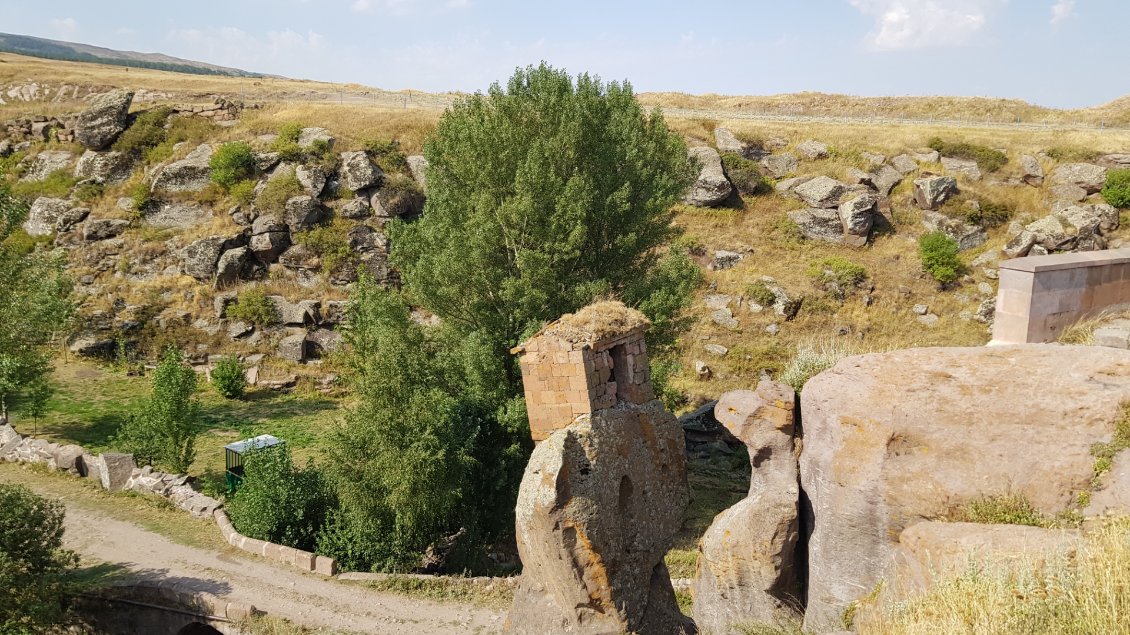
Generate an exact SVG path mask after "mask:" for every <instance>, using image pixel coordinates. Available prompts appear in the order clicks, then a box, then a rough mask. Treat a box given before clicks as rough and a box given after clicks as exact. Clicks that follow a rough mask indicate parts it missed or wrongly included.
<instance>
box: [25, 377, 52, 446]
mask: <svg viewBox="0 0 1130 635" xmlns="http://www.w3.org/2000/svg"><path fill="white" fill-rule="evenodd" d="M54 392H55V387H54V386H53V385H52V384H51V380H50V379H48V378H47V377H46V376H44V377H40V378H38V379H36V380H35V381H33V382H32V383H31V385H29V386H28V387H27V389H26V390H25V391H24V402H23V410H24V415H26V416H28V417H31V421H32V434H33V435H35V434H39V418H40V417H42V416H43V414H44V413H45V412H46V411H47V400H48V399H50V398H51V395H52V394H53V393H54Z"/></svg>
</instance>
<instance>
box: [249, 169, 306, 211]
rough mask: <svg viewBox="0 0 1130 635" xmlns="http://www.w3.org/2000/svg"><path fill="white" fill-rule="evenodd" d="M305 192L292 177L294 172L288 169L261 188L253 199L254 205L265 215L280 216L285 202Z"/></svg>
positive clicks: (284, 207)
mask: <svg viewBox="0 0 1130 635" xmlns="http://www.w3.org/2000/svg"><path fill="white" fill-rule="evenodd" d="M305 192H306V190H305V189H303V187H302V183H300V182H299V181H298V177H297V176H295V175H294V170H289V169H288V170H286V171H285V172H282V173H279V174H275V175H274V176H273V177H271V178H270V179H268V180H267V184H266V185H264V186H263V191H261V192H259V196H257V197H255V205H256V206H257V207H258V208H259V209H260V210H262V211H263V212H265V213H268V214H282V213H283V211H284V210H285V209H286V202H287V201H289V200H290V199H292V198H294V197H295V196H301V195H302V194H304V193H305Z"/></svg>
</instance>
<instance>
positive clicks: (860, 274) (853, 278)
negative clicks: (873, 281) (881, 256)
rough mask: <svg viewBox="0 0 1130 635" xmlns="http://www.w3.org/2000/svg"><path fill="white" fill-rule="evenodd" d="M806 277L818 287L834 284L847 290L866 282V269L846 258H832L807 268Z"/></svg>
mask: <svg viewBox="0 0 1130 635" xmlns="http://www.w3.org/2000/svg"><path fill="white" fill-rule="evenodd" d="M808 276H809V277H810V278H812V279H813V281H815V282H816V284H817V285H818V286H820V287H824V286H826V285H828V284H835V285H837V286H839V287H840V288H843V289H849V288H851V287H855V286H858V285H860V284H862V283H863V281H865V280H867V269H866V268H865V267H863V265H858V264H856V263H854V262H852V261H850V260H848V259H847V258H843V257H840V256H832V257H830V258H824V259H823V260H820V261H818V262H814V263H812V264H811V265H810V266H809V268H808Z"/></svg>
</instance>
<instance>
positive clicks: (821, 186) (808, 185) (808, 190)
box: [793, 176, 847, 209]
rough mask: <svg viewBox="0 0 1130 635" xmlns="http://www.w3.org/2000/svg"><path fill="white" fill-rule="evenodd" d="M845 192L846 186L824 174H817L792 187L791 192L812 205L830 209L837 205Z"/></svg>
mask: <svg viewBox="0 0 1130 635" xmlns="http://www.w3.org/2000/svg"><path fill="white" fill-rule="evenodd" d="M845 192H847V186H846V185H844V184H843V183H840V182H839V181H837V180H835V179H833V178H829V177H826V176H818V177H816V178H814V179H810V180H808V181H805V182H804V183H801V184H800V185H798V186H796V187H795V188H793V194H796V195H797V196H799V197H801V199H803V200H804V202H805V203H808V204H809V205H810V206H812V207H817V208H823V209H830V208H833V207H839V205H840V198H841V197H842V196H843V195H844V193H845Z"/></svg>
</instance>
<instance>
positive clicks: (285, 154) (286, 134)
mask: <svg viewBox="0 0 1130 635" xmlns="http://www.w3.org/2000/svg"><path fill="white" fill-rule="evenodd" d="M302 127H303V126H302V124H300V123H293V122H292V123H285V124H283V125H282V126H280V127H279V132H278V138H276V139H275V142H274V143H273V144H271V150H273V151H275V152H278V153H279V158H281V159H282V160H283V161H301V160H302V159H303V158H304V157H303V155H304V152H303V151H302V148H300V147H298V137H300V136H301V135H302Z"/></svg>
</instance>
